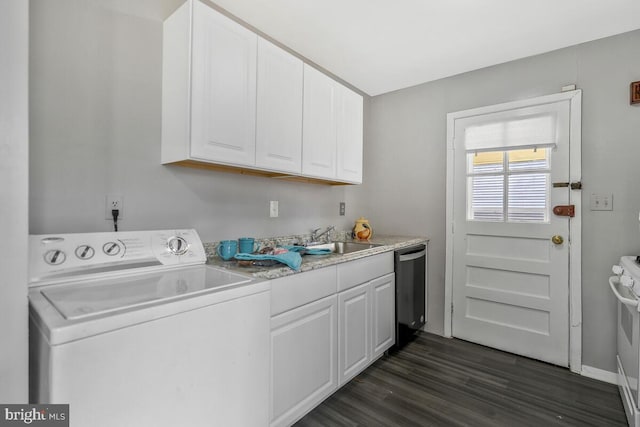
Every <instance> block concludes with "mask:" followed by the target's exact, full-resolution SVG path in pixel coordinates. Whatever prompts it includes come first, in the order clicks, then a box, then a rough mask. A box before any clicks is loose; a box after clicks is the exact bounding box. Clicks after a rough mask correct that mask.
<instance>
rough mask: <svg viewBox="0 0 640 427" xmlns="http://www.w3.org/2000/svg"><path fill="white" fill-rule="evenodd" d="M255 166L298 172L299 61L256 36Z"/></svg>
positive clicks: (300, 159) (300, 161) (300, 158)
mask: <svg viewBox="0 0 640 427" xmlns="http://www.w3.org/2000/svg"><path fill="white" fill-rule="evenodd" d="M257 109H258V110H257V129H256V166H258V167H260V168H265V169H270V170H277V171H283V172H290V173H293V174H300V172H301V164H302V61H301V60H300V59H298V58H296V57H295V56H293V55H291V54H290V53H288V52H286V51H285V50H283V49H281V48H279V47H277V46H275V45H274V44H272V43H270V42H268V41H266V40H264V39H263V38H258V100H257Z"/></svg>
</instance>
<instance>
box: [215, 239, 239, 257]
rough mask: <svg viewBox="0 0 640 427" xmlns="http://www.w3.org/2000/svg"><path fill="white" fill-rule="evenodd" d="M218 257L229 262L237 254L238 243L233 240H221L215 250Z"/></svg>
mask: <svg viewBox="0 0 640 427" xmlns="http://www.w3.org/2000/svg"><path fill="white" fill-rule="evenodd" d="M216 252H217V253H218V256H219V257H220V258H222V259H223V260H225V261H229V260H230V259H231V258H233V256H234V255H235V254H236V252H238V243H237V242H236V241H235V240H223V241H221V242H220V244H219V245H218V248H217V249H216Z"/></svg>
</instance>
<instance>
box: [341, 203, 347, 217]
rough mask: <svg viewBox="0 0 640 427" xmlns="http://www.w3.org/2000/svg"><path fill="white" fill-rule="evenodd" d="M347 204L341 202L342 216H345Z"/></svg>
mask: <svg viewBox="0 0 640 427" xmlns="http://www.w3.org/2000/svg"><path fill="white" fill-rule="evenodd" d="M345 208H346V204H345V203H344V202H340V216H344V212H345Z"/></svg>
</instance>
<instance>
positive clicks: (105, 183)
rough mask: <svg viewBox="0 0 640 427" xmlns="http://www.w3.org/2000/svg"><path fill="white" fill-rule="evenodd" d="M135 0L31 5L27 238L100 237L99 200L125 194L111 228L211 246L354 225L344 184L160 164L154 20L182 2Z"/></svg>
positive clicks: (158, 22)
mask: <svg viewBox="0 0 640 427" xmlns="http://www.w3.org/2000/svg"><path fill="white" fill-rule="evenodd" d="M134 3H135V4H128V3H126V2H119V1H115V0H113V1H111V0H109V1H94V0H57V1H55V2H52V1H48V0H32V1H31V4H32V6H31V9H32V11H31V44H30V49H31V68H30V71H31V76H30V88H31V149H32V153H31V159H30V166H31V173H30V176H31V184H30V202H31V209H30V215H29V220H30V221H29V226H30V232H31V233H32V234H40V233H62V232H88V231H103V230H110V229H111V222H110V221H107V220H105V213H104V210H105V207H104V197H105V195H107V194H121V195H123V196H124V209H123V217H122V219H121V220H120V221H119V226H120V229H121V230H135V229H157V228H174V227H194V228H196V229H197V230H198V232H199V233H200V235H201V238H202V239H203V240H204V241H214V240H219V239H227V238H237V237H240V236H245V235H250V236H255V237H266V236H274V235H284V234H296V233H303V232H308V231H309V230H310V229H312V228H317V227H324V226H328V225H336V226H337V227H339V228H350V227H352V226H353V221H354V220H355V219H356V218H357V217H358V216H359V215H360V214H361V213H360V212H356V211H354V210H353V209H351V203H350V201H349V190H348V189H347V188H345V187H328V186H324V185H317V184H304V183H289V182H283V181H281V180H273V179H266V178H260V177H250V176H241V175H235V174H229V173H222V172H212V171H205V170H196V169H187V168H181V167H176V166H162V165H161V164H160V118H161V76H162V69H161V68H162V61H161V59H162V19H163V18H164V17H166V16H167V15H168V13H169V12H171V10H172V5H173V6H174V7H175V6H177V5H179V4H180V3H181V1H179V0H163V1H146V2H134ZM269 200H278V201H279V202H280V204H279V207H280V217H279V218H275V219H274V218H269V217H268V215H269V210H268V207H269ZM342 201H346V202H347V215H346V216H344V217H340V216H339V215H338V205H339V202H342Z"/></svg>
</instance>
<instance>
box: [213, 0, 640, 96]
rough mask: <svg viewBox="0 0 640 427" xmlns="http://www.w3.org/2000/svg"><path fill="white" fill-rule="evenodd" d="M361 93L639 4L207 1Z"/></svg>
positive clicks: (480, 60) (585, 36)
mask: <svg viewBox="0 0 640 427" xmlns="http://www.w3.org/2000/svg"><path fill="white" fill-rule="evenodd" d="M213 3H215V4H217V5H218V6H220V7H222V8H223V9H225V10H227V11H228V12H230V13H231V14H233V15H235V16H237V17H238V18H240V19H241V20H244V21H245V22H247V23H249V24H250V25H252V26H254V27H256V28H257V29H259V30H260V31H262V32H264V33H266V34H268V35H269V36H271V37H272V38H274V39H275V40H277V41H279V42H281V43H283V44H284V45H286V46H288V47H290V48H291V49H293V50H294V51H296V52H298V53H299V54H301V55H302V56H304V57H306V58H308V59H309V60H311V61H313V62H315V63H316V64H318V65H320V66H321V67H323V68H325V69H327V70H328V71H330V72H332V73H333V74H335V75H336V76H338V77H340V78H341V79H343V80H345V81H347V82H349V83H350V84H352V85H353V86H355V87H357V88H358V89H360V90H362V91H363V92H365V93H367V94H369V95H372V96H373V95H379V94H382V93H385V92H390V91H394V90H397V89H401V88H405V87H409V86H414V85H417V84H420V83H424V82H428V81H432V80H437V79H441V78H443V77H448V76H452V75H455V74H460V73H464V72H467V71H471V70H476V69H479V68H483V67H487V66H491V65H495V64H500V63H503V62H507V61H511V60H514V59H518V58H523V57H527V56H531V55H536V54H540V53H543V52H549V51H551V50H555V49H559V48H562V47H566V46H571V45H575V44H578V43H583V42H586V41H590V40H595V39H599V38H603V37H607V36H611V35H614V34H619V33H623V32H627V31H631V30H634V29H638V28H640V1H639V0H535V1H527V2H524V1H517V0H400V1H397V0H396V1H393V0H386V1H385V0H213Z"/></svg>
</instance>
